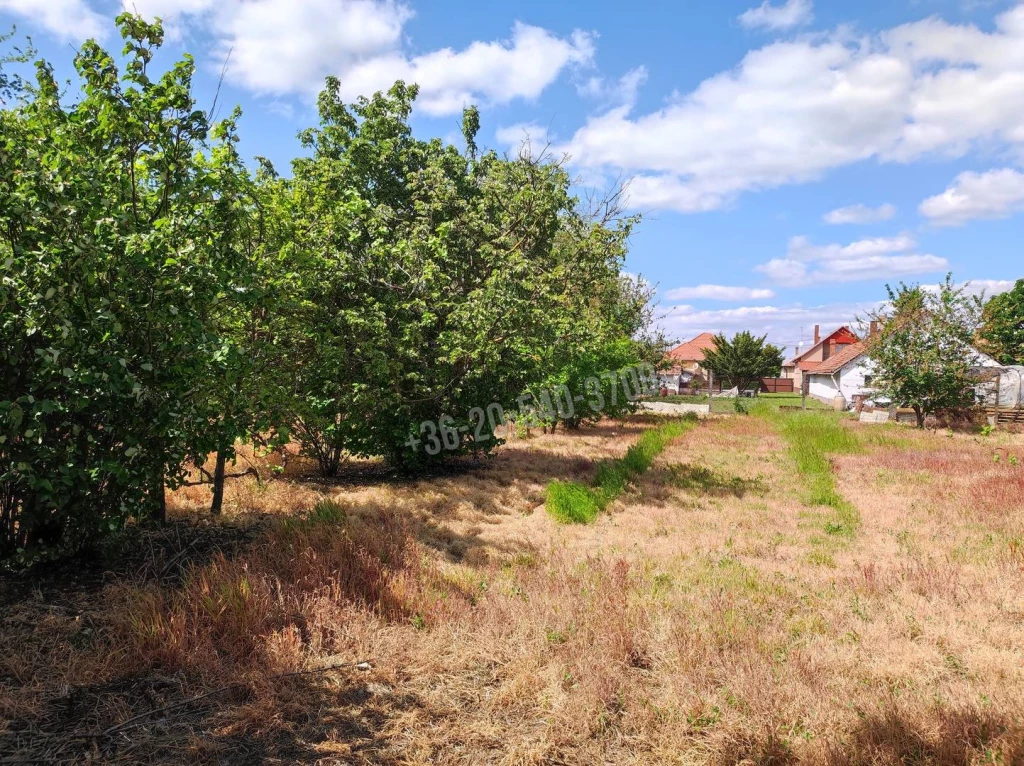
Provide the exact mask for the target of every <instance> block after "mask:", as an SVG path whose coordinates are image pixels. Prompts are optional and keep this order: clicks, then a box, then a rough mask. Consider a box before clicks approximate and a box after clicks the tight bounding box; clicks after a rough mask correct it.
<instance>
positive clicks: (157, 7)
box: [20, 0, 594, 115]
mask: <svg viewBox="0 0 1024 766" xmlns="http://www.w3.org/2000/svg"><path fill="white" fill-rule="evenodd" d="M20 1H25V0H20ZM124 2H126V3H129V4H130V5H131V6H133V7H137V8H138V9H139V11H140V12H141V13H143V14H144V15H147V16H156V15H161V14H162V15H164V16H165V17H167V18H168V19H169V21H170V23H172V24H174V25H175V26H177V27H182V26H190V27H194V28H196V29H202V30H203V31H208V32H209V33H211V34H212V35H213V36H214V38H215V39H216V44H215V47H214V50H213V57H214V60H215V63H216V65H217V66H219V65H220V62H222V61H223V60H224V59H225V58H226V57H227V54H228V51H230V52H231V62H230V66H229V68H228V73H227V78H228V80H229V81H231V82H233V83H235V84H237V85H240V86H242V87H244V88H246V89H248V90H251V91H253V92H256V93H260V94H267V95H273V96H277V97H281V96H287V95H292V94H300V95H305V94H312V93H315V92H317V91H318V90H319V89H320V88H321V87H322V86H323V81H324V78H325V77H326V76H327V75H335V76H337V77H338V79H339V80H340V81H341V93H342V96H343V97H344V98H346V99H348V100H352V99H355V98H356V97H357V96H360V95H371V94H372V93H373V92H375V91H378V90H384V89H387V88H388V87H390V86H391V84H392V83H394V81H395V80H399V79H401V80H405V81H406V82H408V83H416V84H418V85H419V86H420V96H419V99H418V102H417V103H418V106H419V107H420V108H422V109H424V110H425V111H427V112H429V113H431V114H438V115H440V114H452V113H457V112H459V111H461V109H462V108H463V107H464V106H466V105H468V104H470V103H474V102H479V101H484V102H487V103H494V104H505V103H508V102H510V101H512V100H515V99H534V98H536V97H537V96H539V95H540V94H541V92H542V91H543V90H544V89H545V88H546V87H548V86H549V85H550V84H551V83H553V82H554V81H555V79H556V78H557V77H558V76H559V75H560V74H561V72H562V71H563V70H564V69H566V68H567V67H574V66H580V67H585V66H590V65H591V64H592V62H593V57H594V38H593V35H591V34H589V33H586V32H581V31H576V32H573V33H572V34H571V35H570V36H568V37H564V38H563V37H559V36H557V35H554V34H552V33H551V32H549V31H547V30H545V29H542V28H540V27H535V26H530V25H528V24H523V23H519V22H517V23H516V24H515V25H514V26H513V28H512V32H511V36H510V37H509V39H507V40H497V41H489V42H481V41H476V42H473V43H470V44H469V45H468V46H467V47H465V48H463V49H462V50H454V49H452V48H442V49H439V50H435V51H429V52H426V53H423V54H420V55H415V56H413V55H409V54H408V53H406V52H405V50H404V49H403V45H404V39H403V30H404V27H405V24H406V23H407V22H408V21H409V19H411V18H412V16H413V11H412V10H411V9H410V8H409V7H408V6H406V5H404V4H402V3H398V2H393V0H303V2H301V3H296V2H294V0H221V2H217V3H215V2H213V0H186V2H185V3H179V2H176V0H124Z"/></svg>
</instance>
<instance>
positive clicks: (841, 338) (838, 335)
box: [782, 325, 860, 370]
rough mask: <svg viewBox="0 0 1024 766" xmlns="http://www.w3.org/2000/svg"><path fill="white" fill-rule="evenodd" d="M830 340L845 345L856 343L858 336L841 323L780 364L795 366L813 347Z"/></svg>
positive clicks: (803, 368)
mask: <svg viewBox="0 0 1024 766" xmlns="http://www.w3.org/2000/svg"><path fill="white" fill-rule="evenodd" d="M830 340H835V341H836V343H837V344H839V345H846V344H847V343H856V342H857V341H858V340H860V338H858V337H857V334H856V333H855V332H853V331H852V330H851V329H850V328H849V327H847V326H846V325H843V326H842V327H839V328H837V329H835V330H833V331H832V332H830V333H829V334H828V335H826V336H825V337H824V338H821V339H820V340H819V341H818V342H817V343H812V344H811V346H810V348H808V349H807V350H806V351H801V352H800V353H799V354H796V355H795V356H793V357H792V358H791V359H787V360H786V361H785V362H783V363H782V366H783V367H796V366H797V365H798V364H799V363H800V360H801V359H803V358H804V357H805V356H807V355H809V354H810V353H811V352H812V351H814V349H816V348H819V347H821V346H824V345H825V344H826V343H828V342H829V341H830ZM812 364H813V365H814V367H815V368H816V367H817V365H818V364H819V362H812ZM800 369H802V370H809V369H812V368H811V367H802V366H801V367H800Z"/></svg>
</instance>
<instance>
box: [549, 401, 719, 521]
mask: <svg viewBox="0 0 1024 766" xmlns="http://www.w3.org/2000/svg"><path fill="white" fill-rule="evenodd" d="M698 422H699V421H698V420H697V416H696V415H688V416H686V417H683V418H680V419H679V420H672V421H669V422H668V423H665V424H663V425H661V426H658V427H657V428H652V429H651V430H649V431H645V432H644V433H643V434H642V435H641V436H640V438H639V439H638V440H637V441H636V443H635V444H632V445H631V446H630V448H629V449H628V450H626V454H625V455H624V456H623V457H621V458H619V459H618V460H609V461H607V462H604V463H601V464H600V465H599V466H598V467H597V475H596V476H595V478H594V485H593V486H592V487H587V486H585V485H583V484H579V483H578V482H574V481H553V482H551V483H550V484H548V488H547V496H546V498H545V507H546V508H547V510H548V513H550V514H551V515H552V517H553V518H554V519H555V520H556V521H559V522H561V523H563V524H589V523H590V522H592V521H593V520H594V519H596V518H597V516H598V514H600V513H601V511H603V510H604V509H605V508H606V507H607V506H608V504H609V503H611V502H612V501H613V500H614V499H615V498H616V497H618V496H619V495H620V494H622V492H624V491H625V489H626V487H627V485H628V484H629V482H630V481H632V480H633V479H635V478H636V477H637V476H639V475H640V474H642V473H644V472H645V471H647V470H648V469H650V467H651V466H652V465H653V464H654V458H656V457H657V456H658V455H659V454H660V453H661V452H662V450H664V449H665V447H667V446H668V445H669V443H670V442H671V441H672V440H673V439H678V438H679V437H680V436H682V435H683V434H685V433H686V432H687V431H689V430H690V429H691V428H693V427H694V426H695V425H697V423H698Z"/></svg>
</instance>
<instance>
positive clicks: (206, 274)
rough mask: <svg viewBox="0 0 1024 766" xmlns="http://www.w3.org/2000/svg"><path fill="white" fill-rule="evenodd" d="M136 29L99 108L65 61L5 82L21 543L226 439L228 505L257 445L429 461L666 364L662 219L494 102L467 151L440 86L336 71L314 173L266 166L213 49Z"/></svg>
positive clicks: (5, 401) (5, 288) (9, 422)
mask: <svg viewBox="0 0 1024 766" xmlns="http://www.w3.org/2000/svg"><path fill="white" fill-rule="evenodd" d="M118 24H119V28H120V30H121V33H122V36H123V38H124V40H125V48H124V56H125V58H126V64H125V65H124V67H123V70H122V69H120V68H119V67H118V65H117V63H116V62H115V60H114V59H113V57H112V56H111V55H110V54H108V53H107V52H106V51H105V50H103V49H102V48H100V47H99V46H98V45H97V44H96V43H95V42H93V41H90V42H87V43H85V44H84V45H83V46H82V48H81V50H80V51H79V52H78V54H77V56H76V57H75V67H76V69H77V72H78V76H79V79H80V81H81V96H80V98H79V99H78V100H77V101H76V102H74V103H72V104H67V103H65V99H64V98H63V97H62V92H61V88H60V87H59V85H58V83H57V82H56V81H55V79H54V76H53V73H52V70H51V69H50V67H49V66H48V65H47V64H46V63H44V62H39V63H37V64H36V70H37V76H36V82H35V84H34V85H31V86H28V85H23V84H21V83H20V82H18V81H16V80H12V79H3V80H0V82H2V83H3V86H4V88H5V89H6V91H7V92H6V94H0V95H3V96H6V98H7V99H9V102H8V103H9V106H8V108H5V109H3V110H0V557H4V556H10V555H12V554H17V555H20V556H23V557H30V556H31V555H33V553H32V552H33V550H35V549H36V548H38V547H39V546H41V545H44V544H49V545H51V546H58V547H61V546H62V547H67V546H72V545H76V544H78V543H79V542H81V541H82V540H85V539H88V538H90V537H92V536H94V535H96V534H97V533H101V532H103V531H106V530H110V529H115V528H117V527H118V526H119V525H121V524H122V523H123V522H124V521H125V520H126V519H128V518H130V517H133V516H134V517H149V516H153V517H156V518H160V517H162V514H163V498H164V489H165V487H167V486H172V487H173V486H175V485H176V484H178V483H180V482H181V481H183V480H184V478H185V477H186V474H187V472H188V468H189V466H190V465H195V464H201V463H202V462H204V461H205V460H206V459H207V456H208V455H209V454H210V453H216V455H217V463H216V466H217V467H216V470H215V472H214V500H213V509H214V510H215V511H217V510H219V505H220V498H221V496H222V494H221V493H222V487H223V477H224V475H225V464H226V463H227V462H228V461H230V460H231V459H232V457H233V451H234V449H235V445H236V443H237V442H238V440H247V441H255V442H257V443H264V444H265V443H269V442H274V441H276V442H283V441H286V440H289V439H292V438H294V439H296V440H298V441H299V442H300V444H301V446H302V448H303V449H304V450H305V451H306V452H307V453H308V454H309V455H311V456H312V457H314V458H315V459H316V461H317V463H318V464H319V466H320V468H321V470H322V472H323V474H324V475H326V476H331V475H334V474H335V473H337V471H338V470H339V467H340V465H341V463H342V462H343V461H344V460H345V459H346V457H347V456H351V455H359V456H382V457H384V458H386V459H387V460H388V461H390V462H391V463H393V464H394V465H396V466H398V467H401V468H403V469H415V468H417V467H419V466H421V465H422V463H423V461H425V460H429V459H431V457H430V456H429V455H427V454H426V453H425V452H424V451H422V450H419V451H414V450H411V449H409V448H408V447H407V446H405V445H406V444H407V442H408V441H409V437H410V434H414V433H416V431H417V429H418V427H419V424H420V423H421V422H423V421H426V420H437V419H438V417H440V416H441V415H443V414H447V415H451V416H453V417H454V418H455V422H456V426H458V425H460V424H463V423H466V422H467V420H466V419H467V418H468V417H469V412H470V410H471V409H472V408H473V407H476V406H486V405H487V404H488V403H489V402H492V401H498V402H500V403H501V404H502V405H503V406H504V407H506V408H507V409H508V408H511V407H512V405H513V403H514V402H515V400H516V398H517V397H518V396H520V395H522V394H523V393H524V392H528V391H531V390H539V389H541V388H544V387H546V386H550V385H552V384H557V383H570V384H571V383H572V382H573V380H574V379H576V378H579V379H580V380H582V379H583V378H585V377H587V376H588V375H589V374H591V372H592V371H593V370H596V369H599V368H600V369H601V370H602V371H603V370H606V369H615V368H619V367H625V366H627V365H630V364H635V363H637V362H641V361H656V360H657V357H658V354H659V352H660V343H659V339H657V338H643V337H641V334H642V332H643V331H644V328H646V327H647V325H648V323H649V320H650V314H649V312H650V309H649V304H650V294H649V292H648V291H647V290H646V289H645V288H643V287H641V286H639V285H638V284H637V283H635V282H633V281H632V280H630V279H628V278H627V277H625V276H624V275H623V273H622V266H623V260H624V257H625V253H626V246H627V239H628V237H629V234H630V231H631V229H632V228H633V226H634V225H635V224H636V221H635V220H634V219H630V218H622V217H621V216H620V215H619V210H618V207H617V205H616V204H615V198H614V197H612V198H611V199H609V200H605V201H604V203H603V204H586V203H584V202H581V201H580V200H579V199H578V198H577V197H575V196H574V195H573V192H572V188H571V187H572V184H571V179H570V178H569V176H568V175H567V173H566V171H565V169H564V168H563V167H562V165H561V164H560V163H559V162H557V161H552V160H551V159H550V158H546V157H541V158H538V157H535V156H533V155H531V153H530V152H529V151H528V150H524V151H522V152H521V153H520V154H519V155H518V156H515V157H512V158H508V157H503V156H499V155H497V154H495V153H494V152H489V151H487V152H485V151H481V150H479V149H478V147H477V144H476V136H477V133H478V129H479V115H478V113H477V111H476V110H475V109H473V108H470V109H467V110H466V112H465V114H464V120H463V133H464V137H465V142H466V149H465V151H459V150H458V149H456V148H454V147H453V146H451V145H449V144H446V143H444V142H442V141H440V140H437V139H434V140H429V141H424V140H421V139H418V138H416V137H414V136H413V134H412V131H411V130H410V127H409V117H410V114H411V110H412V105H413V102H414V100H415V97H416V87H415V86H412V85H405V84H403V83H397V84H396V85H395V86H394V87H393V88H392V89H391V90H390V91H389V92H388V93H386V94H377V95H375V96H373V97H372V98H366V99H360V100H358V101H357V102H356V103H355V104H346V103H344V102H343V101H342V100H341V98H340V96H339V86H338V82H337V81H336V80H334V79H328V80H327V84H326V88H325V89H324V91H323V92H322V93H321V95H320V98H319V102H318V106H319V113H320V124H319V126H317V127H315V128H311V129H309V130H306V131H304V132H302V133H301V134H300V140H301V144H302V146H303V148H304V149H305V150H306V152H307V156H304V157H302V158H300V159H297V160H295V161H294V162H293V163H292V168H291V171H292V172H291V176H290V177H287V178H286V177H282V176H279V175H278V174H277V172H275V170H274V168H273V167H272V166H271V165H270V164H269V163H268V162H266V161H264V160H259V162H258V169H257V170H256V171H255V172H250V170H249V168H248V167H247V166H246V164H245V162H243V160H242V158H241V157H240V155H239V152H238V150H237V142H238V132H237V123H238V117H239V115H238V112H237V111H236V112H235V113H233V114H232V115H230V116H229V117H228V118H227V119H225V120H223V121H221V122H218V123H213V122H212V121H211V118H210V115H209V113H207V112H205V111H203V110H201V109H198V108H197V107H196V103H195V100H194V98H193V94H192V77H193V72H194V63H193V61H192V59H191V58H189V57H187V56H186V57H185V58H184V59H183V60H182V61H180V62H178V63H177V64H175V65H174V66H173V67H171V68H170V69H169V70H168V71H166V72H163V73H161V74H154V73H152V72H150V62H151V60H152V58H153V55H154V52H155V50H156V49H157V48H158V47H159V46H160V44H161V42H162V34H163V33H162V29H161V27H160V25H159V24H149V23H147V22H145V21H143V20H142V19H140V18H138V17H136V16H134V15H130V14H124V15H122V16H120V17H118ZM576 424H577V423H575V422H573V423H570V424H569V425H576ZM494 443H495V441H494V440H493V439H489V440H488V441H486V442H484V443H483V444H476V443H474V442H472V441H471V439H470V438H468V437H467V438H464V439H463V440H462V444H461V450H457V451H455V452H447V453H445V454H448V455H451V454H458V452H460V451H461V452H465V451H470V450H474V449H487V448H489V446H490V445H493V444H494Z"/></svg>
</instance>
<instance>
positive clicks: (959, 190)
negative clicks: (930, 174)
mask: <svg viewBox="0 0 1024 766" xmlns="http://www.w3.org/2000/svg"><path fill="white" fill-rule="evenodd" d="M919 210H920V212H921V215H923V216H925V217H926V218H929V219H931V221H932V222H933V223H935V224H938V225H940V226H959V225H960V224H963V223H966V222H967V221H970V220H972V219H975V218H1006V217H1008V216H1010V215H1012V214H1013V213H1016V212H1018V211H1021V210H1024V173H1021V172H1018V171H1016V170H1012V169H1011V168H1003V169H1001V170H990V171H988V172H987V173H972V172H967V173H961V174H960V175H958V176H957V177H956V179H955V180H954V181H953V183H952V184H951V185H950V186H949V188H948V189H946V191H944V192H943V193H942V194H937V195H936V196H934V197H929V198H928V199H926V200H925V201H924V202H922V203H921V206H920V208H919Z"/></svg>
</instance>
